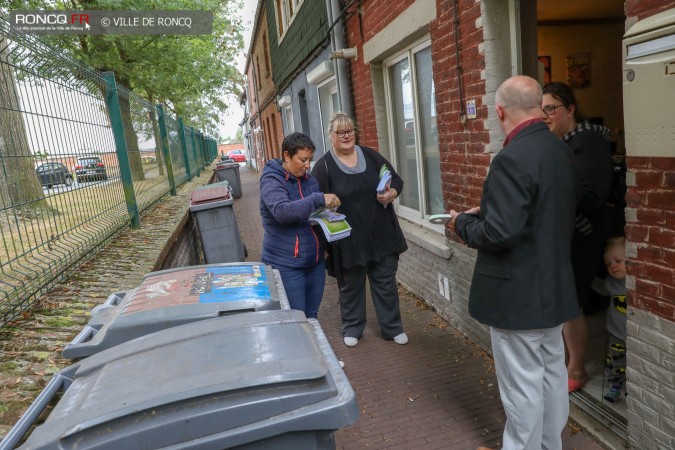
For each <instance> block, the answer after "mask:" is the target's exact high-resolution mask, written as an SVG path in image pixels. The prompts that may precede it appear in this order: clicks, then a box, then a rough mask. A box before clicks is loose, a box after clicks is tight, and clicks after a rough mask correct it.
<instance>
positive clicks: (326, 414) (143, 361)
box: [0, 310, 358, 450]
mask: <svg viewBox="0 0 675 450" xmlns="http://www.w3.org/2000/svg"><path fill="white" fill-rule="evenodd" d="M57 394H61V397H60V399H59V400H58V402H56V404H55V405H54V406H53V409H52V410H51V412H50V413H49V415H48V416H47V417H46V419H44V423H42V424H41V425H38V426H37V427H35V428H34V429H33V430H32V432H30V433H28V431H29V430H30V428H31V426H32V424H33V423H34V422H35V420H36V419H37V417H38V416H39V415H40V414H41V413H42V412H43V411H44V410H45V407H46V406H47V405H48V404H49V403H50V402H53V401H54V397H55V396H57ZM357 418H358V407H357V404H356V397H355V394H354V391H353V389H352V387H351V385H350V384H349V381H348V380H347V377H346V375H345V373H344V371H343V370H342V369H341V368H340V366H339V363H338V360H337V358H336V357H335V354H334V353H333V350H332V349H331V347H330V344H329V342H328V340H327V339H326V337H325V335H324V334H323V331H322V329H321V327H320V326H319V324H318V322H317V321H316V320H314V319H311V320H307V319H306V318H305V316H304V314H303V313H302V312H301V311H294V310H277V311H261V312H257V313H249V314H240V315H236V316H230V317H219V318H214V319H209V320H205V321H201V322H194V323H190V324H186V325H182V326H179V327H175V328H171V329H168V330H164V331H159V332H157V333H153V334H150V335H147V336H144V337H142V338H139V339H135V340H133V341H129V342H126V343H124V344H120V345H118V346H117V347H114V348H111V349H108V350H106V351H103V352H101V353H98V354H96V355H93V356H91V357H89V358H86V359H84V360H82V361H80V362H78V363H76V364H74V365H72V366H69V367H68V368H66V369H65V370H63V371H62V372H60V373H58V374H57V375H56V376H55V377H54V378H53V379H52V382H50V383H49V384H48V385H47V387H46V388H45V390H44V391H43V392H42V393H41V394H40V395H39V396H38V398H37V400H36V401H35V402H34V403H33V404H32V405H31V406H30V407H29V409H28V410H27V412H26V413H25V414H24V416H23V417H22V418H21V419H20V420H19V422H18V423H17V424H16V425H15V426H14V428H12V430H10V432H9V434H8V435H7V437H6V438H5V440H3V441H2V443H0V450H7V449H13V448H15V446H16V445H17V443H18V442H20V440H21V439H22V438H23V437H24V436H25V435H27V436H25V437H26V439H25V441H24V443H23V444H22V445H21V446H20V447H18V448H19V449H21V450H28V449H40V450H64V449H70V450H75V449H85V448H86V449H88V450H120V449H160V448H161V449H182V450H193V449H194V450H196V449H200V450H208V449H213V450H220V449H239V450H244V449H246V450H251V449H258V450H262V449H270V450H272V449H274V450H309V449H311V450H316V449H334V448H335V442H334V438H333V433H334V432H335V431H336V430H338V429H340V428H343V427H346V426H349V425H351V424H353V423H354V422H355V421H356V420H357Z"/></svg>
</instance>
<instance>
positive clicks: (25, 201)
mask: <svg viewBox="0 0 675 450" xmlns="http://www.w3.org/2000/svg"><path fill="white" fill-rule="evenodd" d="M7 44H8V42H7V38H5V37H4V36H0V206H2V207H3V208H9V207H12V208H13V209H14V210H16V211H18V213H19V214H20V215H22V216H24V217H32V216H34V215H38V214H41V213H44V212H49V213H51V212H53V211H52V208H51V206H49V204H48V203H47V201H46V200H45V198H44V192H43V190H42V185H41V184H40V180H39V179H38V177H37V175H36V174H35V158H34V157H33V155H32V154H31V151H30V146H29V144H28V134H27V133H26V126H25V124H24V121H23V117H22V116H21V114H22V113H21V105H20V99H19V90H18V86H17V82H16V77H15V76H14V71H13V69H12V66H11V65H10V60H9V58H10V49H9V47H8V46H7Z"/></svg>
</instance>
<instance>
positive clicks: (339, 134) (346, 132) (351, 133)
mask: <svg viewBox="0 0 675 450" xmlns="http://www.w3.org/2000/svg"><path fill="white" fill-rule="evenodd" d="M333 133H335V134H337V137H339V138H340V139H342V138H343V137H345V136H350V137H351V136H354V129H351V130H342V131H333Z"/></svg>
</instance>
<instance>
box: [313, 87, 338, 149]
mask: <svg viewBox="0 0 675 450" xmlns="http://www.w3.org/2000/svg"><path fill="white" fill-rule="evenodd" d="M333 82H334V83H335V87H333V88H331V89H330V90H329V91H328V102H329V104H328V110H329V111H330V113H331V114H332V113H334V112H335V111H333V102H332V101H331V100H332V98H333V96H332V94H333V93H334V92H337V78H336V77H335V75H331V76H329V77H327V78H326V79H324V80H322V81H321V82H319V83H317V85H316V98H317V101H318V103H319V120H320V121H321V137H322V138H323V142H324V150H325V152H326V153H328V151H329V150H330V149H329V148H328V144H327V143H328V142H330V139H328V137H327V136H326V132H327V130H326V127H325V126H324V121H323V120H324V117H323V116H324V114H323V107H322V106H323V105H322V104H321V89H322V88H324V87H325V86H326V85H327V84H330V83H333ZM339 101H340V98H339V97H338V102H339ZM328 120H330V115H329V116H328Z"/></svg>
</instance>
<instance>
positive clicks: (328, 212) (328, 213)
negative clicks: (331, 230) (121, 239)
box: [309, 208, 345, 222]
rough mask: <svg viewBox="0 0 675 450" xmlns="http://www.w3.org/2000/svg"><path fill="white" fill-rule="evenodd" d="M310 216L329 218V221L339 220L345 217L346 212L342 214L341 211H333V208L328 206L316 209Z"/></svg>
mask: <svg viewBox="0 0 675 450" xmlns="http://www.w3.org/2000/svg"><path fill="white" fill-rule="evenodd" d="M309 217H310V218H312V217H318V218H323V219H326V220H328V221H329V222H339V221H340V220H344V219H345V215H344V214H340V213H339V212H337V211H333V210H332V209H328V208H319V209H317V210H316V211H314V212H313V213H312V214H311V215H310V216H309Z"/></svg>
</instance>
